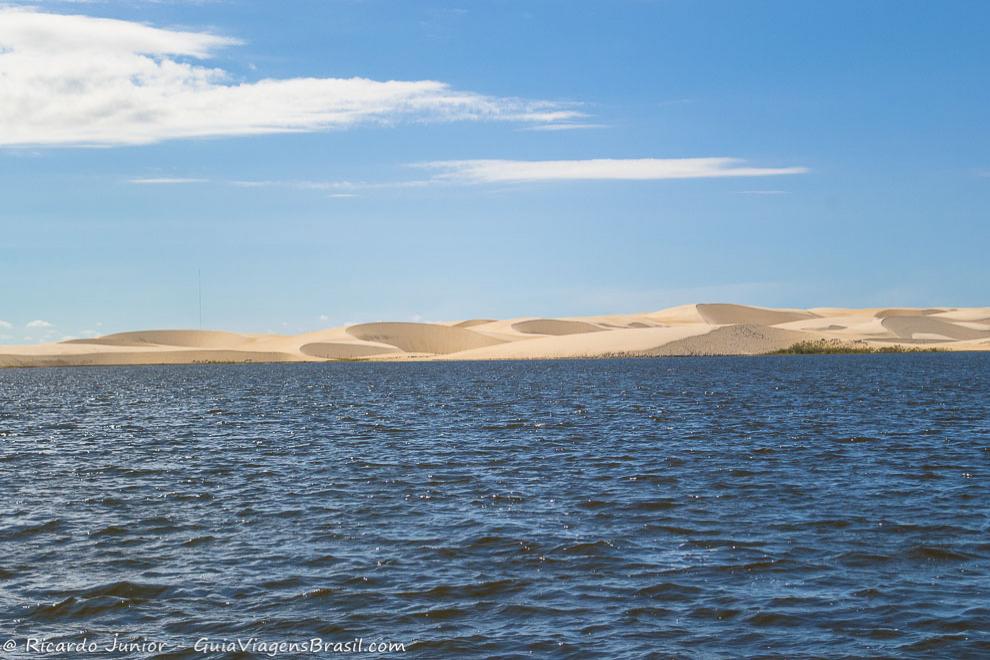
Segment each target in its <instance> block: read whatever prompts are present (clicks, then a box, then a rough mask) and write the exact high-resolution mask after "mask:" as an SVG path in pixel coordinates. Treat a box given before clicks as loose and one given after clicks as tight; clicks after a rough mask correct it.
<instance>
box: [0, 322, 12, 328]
mask: <svg viewBox="0 0 990 660" xmlns="http://www.w3.org/2000/svg"><path fill="white" fill-rule="evenodd" d="M13 327H14V324H13V323H11V322H10V321H0V328H13Z"/></svg>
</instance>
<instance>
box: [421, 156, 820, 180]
mask: <svg viewBox="0 0 990 660" xmlns="http://www.w3.org/2000/svg"><path fill="white" fill-rule="evenodd" d="M420 166H421V167H426V168H429V169H433V170H437V171H438V172H439V174H437V175H436V179H438V180H444V181H453V182H462V183H523V182H539V181H593V180H625V181H648V180H659V179H704V178H716V177H754V176H774V175H779V174H803V173H805V172H807V171H808V169H807V168H805V167H750V166H748V165H746V164H745V161H742V160H739V159H737V158H628V159H617V158H596V159H591V160H445V161H434V162H430V163H421V164H420Z"/></svg>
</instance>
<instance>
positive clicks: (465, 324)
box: [454, 319, 497, 328]
mask: <svg viewBox="0 0 990 660" xmlns="http://www.w3.org/2000/svg"><path fill="white" fill-rule="evenodd" d="M496 320H497V319H468V320H466V321H460V322H458V323H455V324H454V327H455V328H473V327H475V326H477V325H486V324H488V323H494V322H495V321H496Z"/></svg>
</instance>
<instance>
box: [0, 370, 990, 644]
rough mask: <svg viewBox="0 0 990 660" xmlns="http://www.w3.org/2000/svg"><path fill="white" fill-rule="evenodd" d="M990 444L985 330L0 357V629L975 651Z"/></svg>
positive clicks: (983, 586)
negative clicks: (432, 349) (666, 355)
mask: <svg viewBox="0 0 990 660" xmlns="http://www.w3.org/2000/svg"><path fill="white" fill-rule="evenodd" d="M988 468H990V355H985V354H984V355H973V354H969V355H965V354H957V355H948V354H944V355H940V354H933V355H929V354H925V355H921V354H917V355H885V356H820V357H815V356H789V357H779V358H778V357H765V358H695V359H658V360H632V361H623V360H617V361H588V362H585V361H567V362H524V363H464V364H429V363H422V364H322V365H313V364H309V365H247V366H187V367H175V366H171V367H134V368H89V369H63V370H47V369H38V370H0V497H2V514H3V517H2V520H0V641H2V640H3V639H6V638H16V639H24V638H27V637H29V636H33V637H47V638H49V639H51V640H62V641H67V640H80V639H82V638H84V637H85V638H88V639H90V640H92V639H99V640H101V641H104V640H108V638H110V637H112V635H113V633H119V634H120V635H121V636H122V637H126V638H127V639H129V640H140V639H147V640H158V641H165V642H168V643H169V644H170V645H171V646H170V649H171V656H170V657H206V656H204V655H203V654H200V653H197V652H196V651H195V650H192V649H191V648H188V647H191V646H192V645H193V643H194V642H195V640H196V639H198V638H210V639H211V640H224V639H227V640H235V639H237V638H243V639H247V638H249V637H252V636H253V637H255V638H257V639H260V640H272V641H278V640H283V641H293V640H305V639H309V638H312V637H319V638H322V639H324V640H327V641H332V640H342V641H343V640H348V639H352V638H354V637H361V638H363V639H365V640H370V641H373V640H391V641H396V642H402V643H405V644H406V645H407V651H406V654H405V656H406V657H424V658H425V657H486V656H489V657H490V656H500V657H514V656H523V655H529V656H532V657H574V658H583V657H615V658H634V657H635V658H638V657H643V656H646V655H649V654H651V653H654V654H656V656H657V657H663V656H668V655H670V656H682V657H721V656H753V655H771V656H773V655H781V656H789V657H793V656H806V655H820V656H830V657H836V656H843V655H852V656H862V655H877V654H880V655H899V656H941V657H961V656H962V657H965V656H969V657H979V656H984V657H986V656H987V655H988V654H990V535H988V531H990V469H988ZM183 649H185V650H183ZM19 654H20V655H19ZM131 655H132V656H133V657H142V655H153V653H149V652H143V651H141V652H135V653H132V654H131ZM255 655H256V654H255ZM21 656H23V657H28V655H25V654H24V653H23V648H21V650H20V651H14V652H13V653H5V654H4V657H21ZM66 657H77V656H74V655H73V654H68V655H67V656H66ZM212 657H252V654H250V653H244V654H240V655H237V654H234V653H228V654H226V655H224V654H223V653H221V652H218V653H215V654H213V656H212ZM285 657H297V656H294V655H292V654H289V655H287V656H285Z"/></svg>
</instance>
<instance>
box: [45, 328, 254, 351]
mask: <svg viewBox="0 0 990 660" xmlns="http://www.w3.org/2000/svg"><path fill="white" fill-rule="evenodd" d="M249 341H251V337H248V336H245V335H238V334H235V333H233V332H219V331H216V330H144V331H141V332H120V333H117V334H113V335H106V336H103V337H96V338H93V339H70V340H68V341H66V342H65V343H67V344H97V345H101V346H132V347H141V346H148V345H153V346H185V347H188V348H230V347H232V346H238V345H241V344H245V343H247V342H249Z"/></svg>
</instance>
